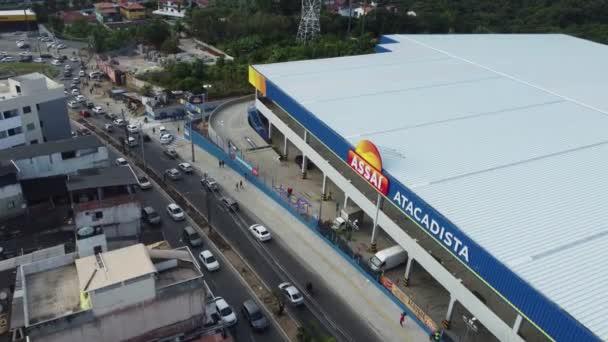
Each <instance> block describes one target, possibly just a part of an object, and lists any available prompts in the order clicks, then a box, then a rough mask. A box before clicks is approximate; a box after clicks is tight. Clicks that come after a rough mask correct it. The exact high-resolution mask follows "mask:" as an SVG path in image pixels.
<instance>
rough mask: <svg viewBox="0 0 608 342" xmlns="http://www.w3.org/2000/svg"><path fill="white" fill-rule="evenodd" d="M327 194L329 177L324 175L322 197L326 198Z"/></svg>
mask: <svg viewBox="0 0 608 342" xmlns="http://www.w3.org/2000/svg"><path fill="white" fill-rule="evenodd" d="M326 192H327V175H326V174H325V173H323V185H322V186H321V195H322V196H325V194H326Z"/></svg>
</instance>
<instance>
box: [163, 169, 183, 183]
mask: <svg viewBox="0 0 608 342" xmlns="http://www.w3.org/2000/svg"><path fill="white" fill-rule="evenodd" d="M165 176H167V178H170V179H173V180H178V179H180V178H182V174H181V173H180V172H179V171H178V170H177V169H175V168H173V169H168V170H165Z"/></svg>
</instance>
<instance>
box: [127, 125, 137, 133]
mask: <svg viewBox="0 0 608 342" xmlns="http://www.w3.org/2000/svg"><path fill="white" fill-rule="evenodd" d="M127 131H129V133H131V134H139V127H137V126H135V125H127Z"/></svg>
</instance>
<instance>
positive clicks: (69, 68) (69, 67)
mask: <svg viewBox="0 0 608 342" xmlns="http://www.w3.org/2000/svg"><path fill="white" fill-rule="evenodd" d="M63 69H64V70H72V66H71V65H69V64H66V65H65V66H64V67H63Z"/></svg>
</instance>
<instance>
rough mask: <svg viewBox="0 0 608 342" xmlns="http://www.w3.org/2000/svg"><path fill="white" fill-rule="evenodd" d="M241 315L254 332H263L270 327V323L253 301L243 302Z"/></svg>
mask: <svg viewBox="0 0 608 342" xmlns="http://www.w3.org/2000/svg"><path fill="white" fill-rule="evenodd" d="M241 314H242V315H243V317H244V318H245V319H246V320H247V322H249V325H250V326H251V327H252V328H253V330H255V331H263V330H265V329H266V328H268V327H269V326H270V322H269V321H268V319H266V316H264V314H263V313H262V310H261V309H260V307H259V306H258V304H257V303H256V302H255V301H254V300H253V299H248V300H246V301H245V302H243V306H242V307H241Z"/></svg>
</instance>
